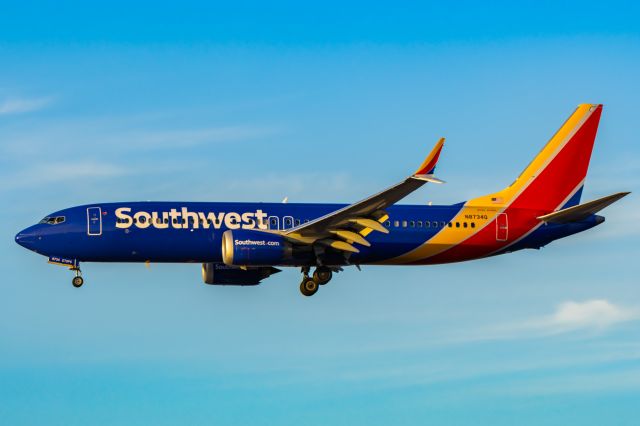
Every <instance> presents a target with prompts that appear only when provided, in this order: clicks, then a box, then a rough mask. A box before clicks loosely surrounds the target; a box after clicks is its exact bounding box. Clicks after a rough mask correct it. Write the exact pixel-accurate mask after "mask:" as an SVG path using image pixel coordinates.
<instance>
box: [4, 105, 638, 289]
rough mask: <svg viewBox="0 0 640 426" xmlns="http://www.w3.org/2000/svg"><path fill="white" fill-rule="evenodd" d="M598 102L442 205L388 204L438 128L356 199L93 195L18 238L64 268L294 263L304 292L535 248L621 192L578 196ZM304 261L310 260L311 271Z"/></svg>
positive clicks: (427, 166)
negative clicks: (497, 173)
mask: <svg viewBox="0 0 640 426" xmlns="http://www.w3.org/2000/svg"><path fill="white" fill-rule="evenodd" d="M601 113H602V105H591V104H584V105H580V106H578V108H577V109H576V110H575V112H574V113H573V114H572V115H571V116H570V117H569V118H568V119H567V121H566V122H565V123H564V124H563V125H562V127H561V128H560V130H558V131H557V132H556V134H555V135H553V137H552V138H551V140H550V141H549V142H548V143H547V144H546V145H545V146H544V148H543V149H542V151H540V153H539V154H538V155H537V156H536V157H535V158H534V159H533V161H532V162H531V163H530V164H529V165H528V166H527V167H526V168H525V169H524V171H523V172H522V173H521V174H520V176H518V178H517V179H516V180H515V181H514V182H513V183H512V184H511V185H510V186H508V187H507V188H505V189H503V190H501V191H498V192H496V193H493V194H488V195H483V196H480V197H477V198H474V199H472V200H469V201H464V202H461V203H457V204H453V205H443V206H433V205H398V204H396V203H397V202H398V201H400V200H401V199H403V198H404V197H406V196H407V195H408V194H410V193H411V192H413V191H415V190H416V189H418V188H420V187H421V186H422V185H424V184H425V183H426V182H432V183H442V181H441V180H439V179H438V178H436V177H435V176H434V171H435V167H436V164H437V162H438V158H439V156H440V152H441V150H442V146H443V144H444V139H440V140H439V141H438V142H437V143H436V145H435V147H434V148H433V150H432V151H431V152H430V153H429V155H428V156H427V158H426V159H425V160H424V162H423V163H422V164H421V165H420V167H418V169H417V170H416V171H415V173H413V174H412V175H411V176H409V177H407V178H406V179H404V180H403V181H401V182H400V183H397V184H396V185H393V186H391V187H390V188H388V189H385V190H384V191H382V192H380V193H378V194H375V195H372V196H370V197H368V198H365V199H364V200H362V201H358V202H357V203H354V204H350V205H344V204H297V203H209V202H126V203H95V204H88V205H84V206H78V207H71V208H68V209H65V210H61V211H58V212H55V213H52V214H50V215H47V216H46V217H45V218H44V219H42V220H41V221H40V222H39V223H38V224H36V225H33V226H30V227H28V228H26V229H24V230H23V231H21V232H20V233H18V235H16V237H15V239H16V242H17V243H18V244H20V245H21V246H23V247H26V248H27V249H29V250H32V251H34V252H36V253H38V254H41V255H44V256H47V257H48V259H49V262H50V263H53V264H58V265H63V266H66V267H68V268H69V269H71V270H72V271H73V272H74V273H75V276H74V278H73V281H72V283H73V285H74V286H75V287H80V286H82V284H83V279H82V275H81V271H80V263H81V262H186V263H201V264H202V279H203V280H204V282H205V283H207V284H216V285H239V286H244V285H256V284H259V283H260V281H261V280H264V279H265V278H267V277H269V276H270V275H272V274H274V273H277V272H280V270H279V269H277V268H276V267H284V266H289V267H298V268H301V272H302V282H301V283H300V291H301V292H302V294H303V295H305V296H311V295H313V294H315V293H316V292H317V291H318V288H319V286H320V285H323V284H326V283H328V282H329V281H330V280H331V278H332V275H333V274H334V273H336V272H339V271H342V270H343V267H345V266H350V265H353V266H356V267H358V268H360V265H370V264H373V265H432V264H438V263H449V262H461V261H465V260H473V259H481V258H484V257H488V256H494V255H498V254H504V253H510V252H513V251H517V250H522V249H539V248H540V247H543V246H545V245H547V244H549V243H550V242H552V241H554V240H557V239H559V238H564V237H567V236H569V235H572V234H575V233H578V232H582V231H585V230H587V229H589V228H592V227H594V226H596V225H599V224H601V223H602V222H604V217H602V216H599V215H597V214H596V213H597V212H599V211H600V210H602V209H603V208H605V207H607V206H608V205H610V204H611V203H613V202H615V201H617V200H619V199H620V198H622V197H624V196H625V195H627V194H628V192H621V193H617V194H613V195H609V196H606V197H603V198H600V199H597V200H594V201H589V202H587V203H583V204H580V196H581V193H582V188H583V185H584V180H585V177H586V174H587V168H588V166H589V160H590V157H591V151H592V149H593V143H594V140H595V137H596V131H597V129H598V122H599V121H600V115H601ZM312 269H313V272H311V271H312Z"/></svg>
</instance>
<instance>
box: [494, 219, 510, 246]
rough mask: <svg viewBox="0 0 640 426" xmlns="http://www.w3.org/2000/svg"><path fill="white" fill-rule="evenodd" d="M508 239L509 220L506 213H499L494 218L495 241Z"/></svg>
mask: <svg viewBox="0 0 640 426" xmlns="http://www.w3.org/2000/svg"><path fill="white" fill-rule="evenodd" d="M508 237H509V219H508V218H507V214H506V213H500V214H498V217H497V218H496V241H507V238H508Z"/></svg>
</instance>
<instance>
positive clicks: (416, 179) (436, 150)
mask: <svg viewBox="0 0 640 426" xmlns="http://www.w3.org/2000/svg"><path fill="white" fill-rule="evenodd" d="M443 145H444V138H441V139H440V140H439V141H438V142H437V143H436V145H435V146H434V147H433V149H432V150H431V152H430V153H429V155H428V156H427V158H426V159H425V160H424V161H423V162H422V164H421V165H420V167H419V168H418V170H416V172H415V173H414V174H413V175H411V176H409V177H408V178H406V179H405V180H403V181H402V182H400V183H398V184H396V185H393V186H392V187H390V188H387V189H385V190H384V191H382V192H379V193H377V194H375V195H372V196H370V197H368V198H365V199H364V200H362V201H358V202H357V203H354V204H351V205H349V206H346V207H344V208H341V209H339V210H336V211H334V212H331V213H329V214H327V215H325V216H322V217H319V218H318V219H314V220H312V221H311V222H307V223H305V224H302V225H300V226H297V227H295V228H291V229H289V230H286V231H283V232H281V233H282V235H284V236H285V237H286V238H288V239H290V240H292V241H294V242H298V243H303V244H313V243H320V244H322V245H324V246H328V247H332V248H334V249H336V250H340V251H343V252H351V253H357V252H359V250H358V248H357V247H356V246H355V245H354V244H360V245H364V246H370V244H369V242H368V241H367V240H366V239H365V237H366V236H367V235H369V234H370V233H371V232H372V231H377V232H382V233H385V234H386V233H388V232H389V230H388V229H387V228H385V227H384V226H383V225H382V222H384V221H385V220H387V219H388V218H389V215H388V214H387V213H386V211H385V209H386V208H387V207H389V206H391V205H393V204H395V203H397V202H398V201H400V200H401V199H403V198H404V197H406V196H407V195H409V194H410V193H412V192H413V191H415V190H416V189H418V188H420V187H421V186H422V185H424V184H425V183H426V182H434V183H443V181H441V180H440V179H438V178H436V177H435V176H433V173H434V171H435V168H436V164H437V163H438V158H439V157H440V152H441V151H442V146H443Z"/></svg>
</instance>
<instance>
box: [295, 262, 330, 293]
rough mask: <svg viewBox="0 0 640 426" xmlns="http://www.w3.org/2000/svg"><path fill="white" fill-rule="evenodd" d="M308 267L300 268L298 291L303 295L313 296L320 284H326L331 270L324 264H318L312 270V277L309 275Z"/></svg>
mask: <svg viewBox="0 0 640 426" xmlns="http://www.w3.org/2000/svg"><path fill="white" fill-rule="evenodd" d="M309 269H310V268H309V267H304V268H302V282H301V283H300V293H302V294H303V295H304V296H307V297H309V296H313V295H314V294H316V292H317V291H318V289H319V288H320V286H321V285H325V284H327V283H328V282H329V281H331V277H332V276H333V272H332V271H331V269H329V268H327V267H326V266H318V267H317V268H316V270H315V271H313V275H312V277H313V278H310V277H309Z"/></svg>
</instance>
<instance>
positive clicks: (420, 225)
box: [416, 220, 422, 228]
mask: <svg viewBox="0 0 640 426" xmlns="http://www.w3.org/2000/svg"><path fill="white" fill-rule="evenodd" d="M416 225H418V228H422V221H421V220H419V221H417V222H416Z"/></svg>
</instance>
